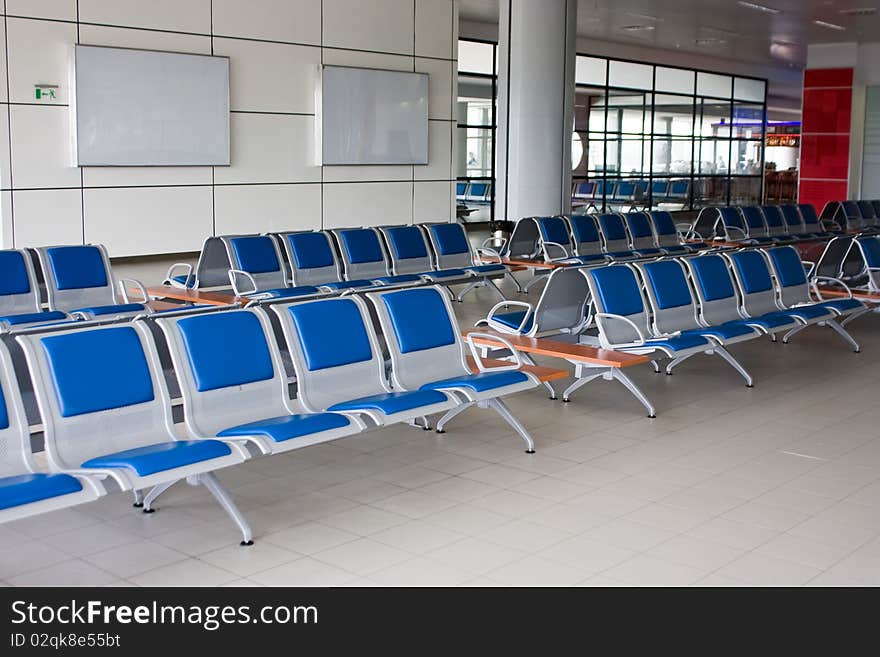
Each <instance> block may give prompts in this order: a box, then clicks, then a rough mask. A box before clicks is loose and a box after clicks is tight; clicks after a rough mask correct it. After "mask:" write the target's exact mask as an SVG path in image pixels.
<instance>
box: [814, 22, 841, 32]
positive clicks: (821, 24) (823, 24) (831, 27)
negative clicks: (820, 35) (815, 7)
mask: <svg viewBox="0 0 880 657" xmlns="http://www.w3.org/2000/svg"><path fill="white" fill-rule="evenodd" d="M813 24H814V25H818V26H819V27H827V28H828V29H829V30H837V31H838V32H843V31H845V30H846V28H845V27H844V26H843V25H837V24H835V23H828V22H826V21H813Z"/></svg>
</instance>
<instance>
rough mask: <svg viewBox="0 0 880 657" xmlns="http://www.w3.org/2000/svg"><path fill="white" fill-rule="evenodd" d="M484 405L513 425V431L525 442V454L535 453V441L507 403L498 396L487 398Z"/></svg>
mask: <svg viewBox="0 0 880 657" xmlns="http://www.w3.org/2000/svg"><path fill="white" fill-rule="evenodd" d="M486 406H487V407H488V408H491V409H492V410H494V411H495V412H496V413H498V415H500V416H501V417H503V418H504V420H505V421H506V422H507V423H508V424H509V425H510V426H511V427H513V429H514V431H516V432H517V433H518V434H519V435H520V438H522V439H523V440H524V441H525V443H526V454H534V453H535V441H534V440H532V437H531V436H530V435H529V432H528V430H527V429H526V428H525V427H524V426H523V425H522V423H520V421H519V420H517V419H516V418H515V417H514V416H513V413H511V412H510V409H509V408H507V404H505V403H504V402H503V401H501V400H500V399H498V398H495V399H487V400H486Z"/></svg>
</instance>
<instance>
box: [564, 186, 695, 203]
mask: <svg viewBox="0 0 880 657" xmlns="http://www.w3.org/2000/svg"><path fill="white" fill-rule="evenodd" d="M649 189H650V190H651V201H652V203H654V204H660V203H676V204H684V203H687V201H688V198H689V197H690V191H691V184H690V181H689V180H684V179H679V180H653V181H648V180H620V181H614V180H586V181H580V182H576V183H574V184H573V185H572V192H571V200H572V203H573V204H575V205H582V206H586V207H587V208H588V209H589V208H593V209H596V207H597V206H596V204H597V203H602V202H603V200H604V201H605V203H607V204H611V205H620V206H626V207H630V208H633V209H638V208H642V207H645V204H646V203H647V200H648V190H649Z"/></svg>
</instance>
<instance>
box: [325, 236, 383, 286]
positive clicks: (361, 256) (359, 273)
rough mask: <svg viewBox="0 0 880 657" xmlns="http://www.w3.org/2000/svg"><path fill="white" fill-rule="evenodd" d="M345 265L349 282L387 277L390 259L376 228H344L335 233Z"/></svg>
mask: <svg viewBox="0 0 880 657" xmlns="http://www.w3.org/2000/svg"><path fill="white" fill-rule="evenodd" d="M333 235H334V236H335V237H336V241H337V242H338V243H339V252H340V253H341V254H342V261H343V263H344V264H345V278H346V279H347V280H358V279H371V278H381V277H382V276H387V275H388V274H389V273H390V271H389V269H388V259H387V255H386V254H385V249H384V247H383V246H382V242H381V240H380V238H379V234H378V233H377V232H376V230H375V229H374V228H344V229H340V230H335V231H333Z"/></svg>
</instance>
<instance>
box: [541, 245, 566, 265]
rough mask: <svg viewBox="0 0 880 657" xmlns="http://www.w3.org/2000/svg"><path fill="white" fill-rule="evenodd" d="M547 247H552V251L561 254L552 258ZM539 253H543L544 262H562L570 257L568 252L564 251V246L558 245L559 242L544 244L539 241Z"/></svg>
mask: <svg viewBox="0 0 880 657" xmlns="http://www.w3.org/2000/svg"><path fill="white" fill-rule="evenodd" d="M548 246H549V247H553V248H554V249H559V250H560V251H561V252H562V255H561V256H559V257H557V258H554V257H553V256H552V255H550V251H549V250H548V249H547V247H548ZM541 251H543V252H544V262H553V261H555V260H564V259H565V258H570V257H571V254H570V253H569V252H568V251H569V250H568V249H566V248H565V246H564V245H562V244H560V243H559V242H545V241H544V240H541Z"/></svg>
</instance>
